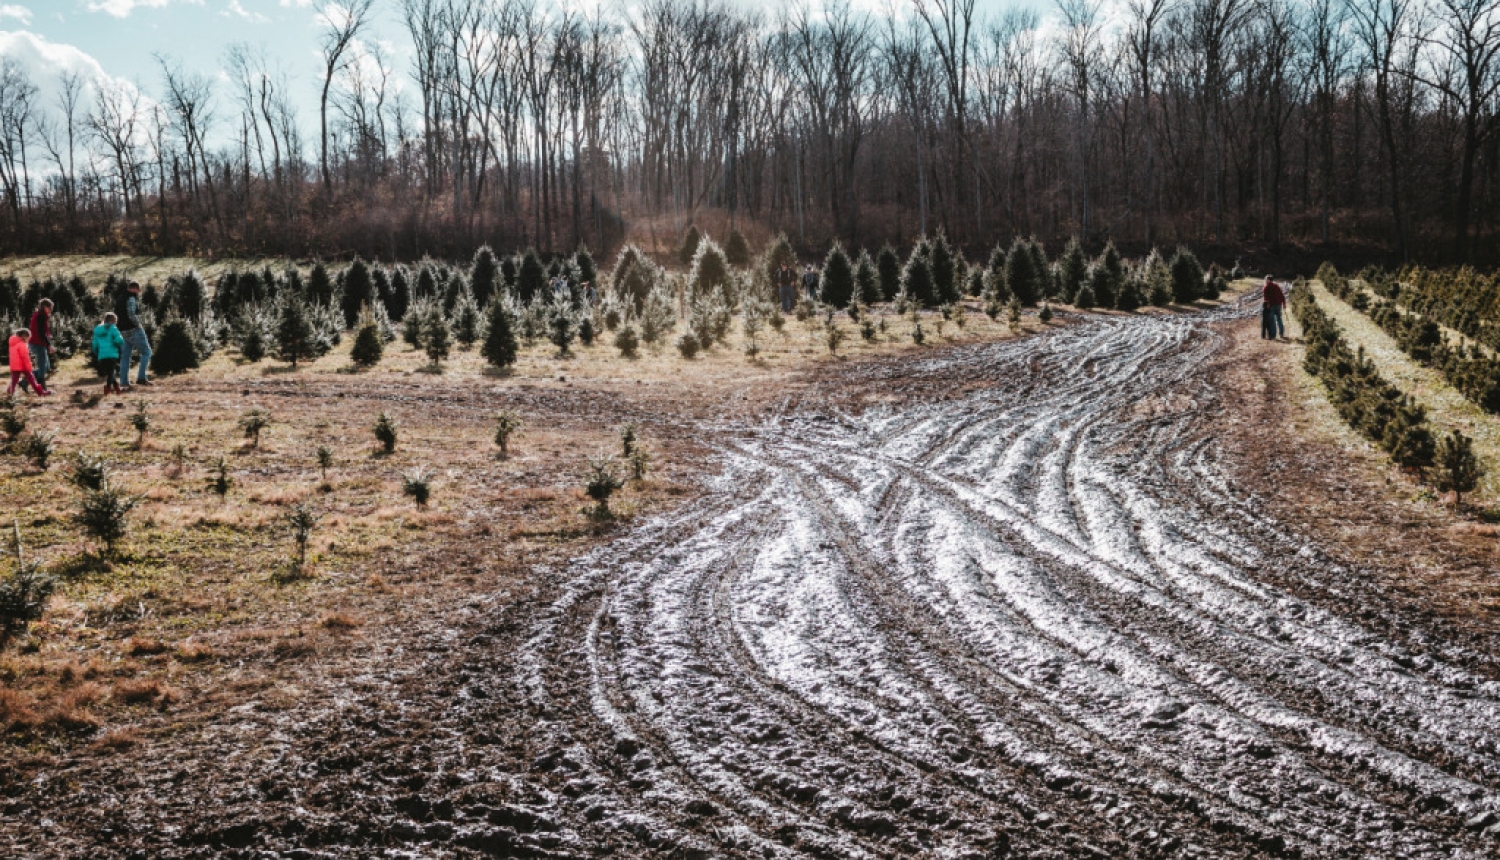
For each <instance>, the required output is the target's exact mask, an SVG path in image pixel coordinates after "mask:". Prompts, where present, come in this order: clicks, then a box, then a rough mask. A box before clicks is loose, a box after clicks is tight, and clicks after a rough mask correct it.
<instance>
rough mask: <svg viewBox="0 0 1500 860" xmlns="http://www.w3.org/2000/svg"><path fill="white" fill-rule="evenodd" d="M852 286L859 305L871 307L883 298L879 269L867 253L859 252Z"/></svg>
mask: <svg viewBox="0 0 1500 860" xmlns="http://www.w3.org/2000/svg"><path fill="white" fill-rule="evenodd" d="M854 285H855V291H856V294H857V295H858V297H859V301H860V303H861V304H864V305H867V306H868V305H873V304H875V303H876V302H879V301H881V300H882V299H883V298H884V294H883V293H882V292H881V289H880V269H879V268H877V267H876V265H875V261H874V260H873V259H871V258H870V252H869V251H860V252H859V264H858V265H857V266H855V267H854Z"/></svg>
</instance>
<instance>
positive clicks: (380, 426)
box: [370, 412, 401, 454]
mask: <svg viewBox="0 0 1500 860" xmlns="http://www.w3.org/2000/svg"><path fill="white" fill-rule="evenodd" d="M370 432H372V433H374V434H375V441H376V442H379V443H380V452H381V453H382V454H392V453H395V450H396V441H397V439H398V438H399V437H400V432H401V430H400V425H398V424H397V423H396V419H395V418H392V417H391V416H390V415H389V414H388V413H385V412H382V413H380V414H379V415H377V416H376V417H375V424H374V426H373V427H371V428H370Z"/></svg>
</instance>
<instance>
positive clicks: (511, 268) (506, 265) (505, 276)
mask: <svg viewBox="0 0 1500 860" xmlns="http://www.w3.org/2000/svg"><path fill="white" fill-rule="evenodd" d="M520 274H521V264H520V263H519V262H517V261H516V257H515V255H514V254H511V255H509V256H507V257H506V258H505V259H503V260H501V261H500V280H501V282H503V283H504V284H505V288H506V289H507V290H510V291H511V292H515V289H516V279H517V278H518V277H520Z"/></svg>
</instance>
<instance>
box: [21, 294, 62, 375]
mask: <svg viewBox="0 0 1500 860" xmlns="http://www.w3.org/2000/svg"><path fill="white" fill-rule="evenodd" d="M27 346H28V347H29V348H30V352H31V369H32V375H34V376H35V377H36V381H37V385H39V386H40V387H41V388H46V387H47V376H48V375H49V374H51V372H52V356H53V355H55V354H56V351H55V350H54V349H53V348H52V300H51V299H42V300H41V301H40V302H37V305H36V310H35V311H33V312H32V314H31V338H30V339H29V340H28V341H27Z"/></svg>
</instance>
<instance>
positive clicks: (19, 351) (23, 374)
mask: <svg viewBox="0 0 1500 860" xmlns="http://www.w3.org/2000/svg"><path fill="white" fill-rule="evenodd" d="M29 340H31V332H30V331H29V330H27V329H24V328H18V329H16V333H15V334H13V335H11V336H10V390H9V391H7V392H5V393H6V394H7V395H11V394H15V393H16V385H17V384H19V383H20V382H21V380H23V379H24V380H26V383H27V384H28V385H29V386H31V390H32V391H35V392H36V393H37V394H51V393H52V392H50V391H48V390H46V389H45V388H42V384H41V383H40V382H37V381H36V377H35V376H34V375H32V372H31V348H30V347H29V346H28V345H27V341H29Z"/></svg>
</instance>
